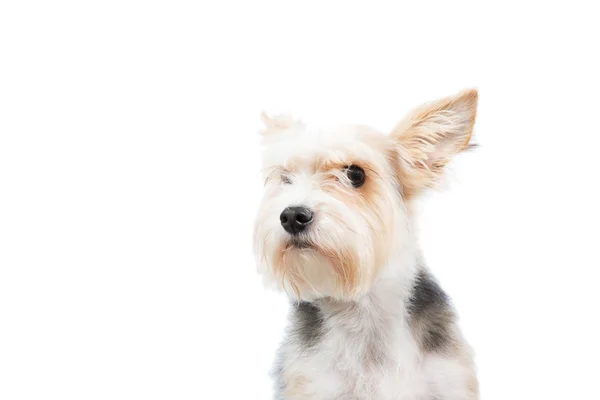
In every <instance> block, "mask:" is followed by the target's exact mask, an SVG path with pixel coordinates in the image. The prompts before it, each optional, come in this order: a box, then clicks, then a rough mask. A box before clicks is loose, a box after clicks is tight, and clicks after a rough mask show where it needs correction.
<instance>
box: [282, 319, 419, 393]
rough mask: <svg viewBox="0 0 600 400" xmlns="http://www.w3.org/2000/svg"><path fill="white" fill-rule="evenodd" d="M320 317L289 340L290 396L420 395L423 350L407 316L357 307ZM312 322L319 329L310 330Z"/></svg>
mask: <svg viewBox="0 0 600 400" xmlns="http://www.w3.org/2000/svg"><path fill="white" fill-rule="evenodd" d="M312 311H316V310H312ZM334 311H337V310H334ZM316 317H321V318H322V319H320V320H319V319H315V320H313V321H312V324H307V325H304V326H302V324H300V325H299V326H300V327H301V328H302V329H304V330H302V329H300V330H298V331H296V333H300V335H299V336H297V340H295V341H292V342H290V343H289V344H291V347H290V348H288V349H287V351H286V353H287V362H285V366H286V371H285V374H284V375H285V376H284V380H285V381H286V382H285V385H284V386H285V389H286V390H284V397H283V398H284V399H305V398H307V399H308V398H310V399H339V400H363V399H364V400H367V399H369V400H370V399H375V398H376V399H381V400H387V399H390V400H391V399H393V400H412V399H416V398H418V394H419V393H420V392H421V391H422V390H421V381H422V379H421V378H420V376H419V373H418V369H417V366H418V349H417V345H416V343H415V341H414V339H413V337H412V335H411V333H410V331H409V330H408V329H407V328H406V327H405V322H404V321H403V319H402V318H400V317H398V318H385V319H378V318H377V315H376V314H375V315H374V314H373V313H369V314H368V315H366V314H365V313H363V312H361V310H357V309H347V310H341V311H339V312H333V313H329V314H325V316H323V315H322V314H321V315H318V316H316ZM300 322H302V320H300ZM304 322H306V321H304ZM309 327H311V328H315V329H318V330H319V331H318V332H312V333H313V335H309V334H308V333H309V329H308V328H309ZM308 339H310V340H311V341H310V342H302V341H303V340H308ZM306 344H308V345H309V346H306Z"/></svg>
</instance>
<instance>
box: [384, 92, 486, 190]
mask: <svg viewBox="0 0 600 400" xmlns="http://www.w3.org/2000/svg"><path fill="white" fill-rule="evenodd" d="M476 113H477V90H475V89H472V90H467V91H464V92H461V93H459V94H457V95H455V96H452V97H447V98H444V99H441V100H438V101H434V102H432V103H427V104H425V105H423V106H421V107H419V108H417V109H416V110H414V111H412V112H411V113H410V114H409V115H408V116H407V117H405V119H404V120H403V121H402V122H400V123H399V124H398V125H397V126H396V127H395V128H394V130H393V131H392V133H391V135H390V137H391V138H392V140H393V145H394V152H393V153H394V156H395V157H397V162H398V165H399V171H398V174H399V177H400V181H401V183H402V185H403V190H404V194H405V196H407V197H410V196H412V195H415V194H417V193H419V192H420V191H422V190H423V189H425V188H428V187H433V186H435V185H436V183H437V182H438V181H439V178H440V177H441V175H442V172H443V169H444V167H445V166H446V164H447V163H448V162H449V161H450V160H451V159H452V157H453V156H455V155H456V154H458V153H460V152H461V151H463V150H465V149H467V148H468V147H471V146H472V145H469V140H470V139H471V134H472V132H473V125H474V123H475V115H476Z"/></svg>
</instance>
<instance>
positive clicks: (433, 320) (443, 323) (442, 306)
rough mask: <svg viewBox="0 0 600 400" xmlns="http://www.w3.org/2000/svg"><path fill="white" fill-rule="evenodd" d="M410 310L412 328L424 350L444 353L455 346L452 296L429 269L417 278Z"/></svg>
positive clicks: (409, 306)
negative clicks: (444, 289)
mask: <svg viewBox="0 0 600 400" xmlns="http://www.w3.org/2000/svg"><path fill="white" fill-rule="evenodd" d="M407 309H408V313H409V324H410V327H411V329H412V331H413V334H414V335H415V338H416V339H417V341H418V342H419V344H420V345H421V348H422V349H423V351H427V352H436V351H437V352H444V351H447V350H449V349H450V348H451V346H452V345H453V343H454V337H453V329H452V327H453V324H454V322H455V320H456V316H455V314H454V311H453V309H452V306H451V305H450V299H449V297H448V295H447V294H446V293H445V292H444V291H443V290H442V288H441V287H440V286H439V285H438V283H437V282H436V281H435V279H434V278H433V277H432V276H431V275H430V274H429V273H428V272H427V271H425V270H421V271H420V272H419V274H418V275H417V278H416V279H415V283H414V287H413V291H412V295H411V296H410V298H409V300H408V305H407Z"/></svg>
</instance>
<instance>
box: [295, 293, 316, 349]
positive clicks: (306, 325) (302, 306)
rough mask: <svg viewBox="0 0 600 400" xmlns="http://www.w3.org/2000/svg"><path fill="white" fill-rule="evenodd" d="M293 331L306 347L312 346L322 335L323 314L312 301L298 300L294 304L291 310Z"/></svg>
mask: <svg viewBox="0 0 600 400" xmlns="http://www.w3.org/2000/svg"><path fill="white" fill-rule="evenodd" d="M292 318H293V325H292V326H293V328H292V329H293V332H292V334H294V335H295V336H296V337H297V338H298V340H300V342H301V343H302V344H303V345H304V346H305V347H306V348H310V347H313V346H314V345H315V344H317V343H318V342H319V339H320V338H321V336H322V335H323V315H322V313H321V310H319V307H317V306H316V305H314V304H313V303H308V302H300V303H296V304H295V305H294V310H293V312H292Z"/></svg>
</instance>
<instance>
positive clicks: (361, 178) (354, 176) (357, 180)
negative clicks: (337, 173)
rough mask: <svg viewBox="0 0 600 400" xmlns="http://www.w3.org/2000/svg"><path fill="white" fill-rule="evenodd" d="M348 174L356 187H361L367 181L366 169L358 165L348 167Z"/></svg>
mask: <svg viewBox="0 0 600 400" xmlns="http://www.w3.org/2000/svg"><path fill="white" fill-rule="evenodd" d="M345 169H346V176H347V177H348V179H350V182H352V186H354V187H355V188H357V187H360V186H362V185H363V183H365V178H366V176H365V170H364V169H362V168H361V167H359V166H358V165H350V166H349V167H346V168H345Z"/></svg>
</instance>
